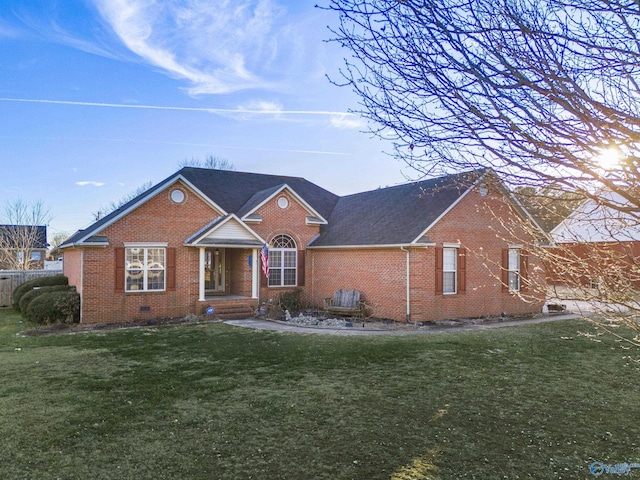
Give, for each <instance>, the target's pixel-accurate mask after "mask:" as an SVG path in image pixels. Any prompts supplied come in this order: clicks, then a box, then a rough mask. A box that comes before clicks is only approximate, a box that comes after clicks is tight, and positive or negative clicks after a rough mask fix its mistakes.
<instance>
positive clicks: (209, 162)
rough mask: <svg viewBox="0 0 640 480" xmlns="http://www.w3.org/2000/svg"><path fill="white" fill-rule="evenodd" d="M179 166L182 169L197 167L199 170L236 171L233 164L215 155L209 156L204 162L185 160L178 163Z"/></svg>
mask: <svg viewBox="0 0 640 480" xmlns="http://www.w3.org/2000/svg"><path fill="white" fill-rule="evenodd" d="M178 166H179V167H180V168H182V167H197V168H209V169H212V170H235V167H234V165H233V163H231V162H230V161H229V160H227V159H226V158H222V157H218V156H215V155H207V156H206V157H205V158H204V160H202V159H199V158H194V157H191V159H187V158H185V159H184V160H181V161H180V162H178Z"/></svg>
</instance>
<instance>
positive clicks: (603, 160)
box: [598, 147, 622, 170]
mask: <svg viewBox="0 0 640 480" xmlns="http://www.w3.org/2000/svg"><path fill="white" fill-rule="evenodd" d="M621 159H622V155H621V153H620V150H619V149H618V148H616V147H609V148H607V149H606V150H603V151H602V152H600V155H598V164H599V165H600V167H601V168H603V169H605V170H613V169H615V168H618V167H619V166H620V160H621Z"/></svg>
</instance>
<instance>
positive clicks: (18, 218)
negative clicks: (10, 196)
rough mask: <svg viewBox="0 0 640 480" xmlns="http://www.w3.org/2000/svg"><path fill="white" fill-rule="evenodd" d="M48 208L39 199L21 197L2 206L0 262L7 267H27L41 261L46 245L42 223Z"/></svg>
mask: <svg viewBox="0 0 640 480" xmlns="http://www.w3.org/2000/svg"><path fill="white" fill-rule="evenodd" d="M49 220H50V214H49V210H48V209H47V208H45V206H44V204H43V202H42V201H36V202H34V203H28V202H26V201H24V200H22V199H16V200H13V201H9V202H7V203H6V204H5V206H4V224H3V225H0V266H1V267H2V268H6V269H10V270H29V269H31V268H34V266H38V265H40V264H41V263H42V261H44V255H45V250H46V245H47V234H46V231H47V230H46V225H47V223H48V222H49Z"/></svg>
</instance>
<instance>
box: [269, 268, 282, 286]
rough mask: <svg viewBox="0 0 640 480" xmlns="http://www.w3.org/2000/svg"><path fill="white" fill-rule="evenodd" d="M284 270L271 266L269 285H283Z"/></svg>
mask: <svg viewBox="0 0 640 480" xmlns="http://www.w3.org/2000/svg"><path fill="white" fill-rule="evenodd" d="M281 282H282V270H280V269H278V270H276V269H272V268H269V285H270V286H272V287H279V286H280V285H282V283H281Z"/></svg>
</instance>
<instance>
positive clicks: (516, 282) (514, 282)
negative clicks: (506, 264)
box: [509, 272, 520, 291]
mask: <svg viewBox="0 0 640 480" xmlns="http://www.w3.org/2000/svg"><path fill="white" fill-rule="evenodd" d="M509 290H513V291H518V290H520V275H518V273H517V272H509Z"/></svg>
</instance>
